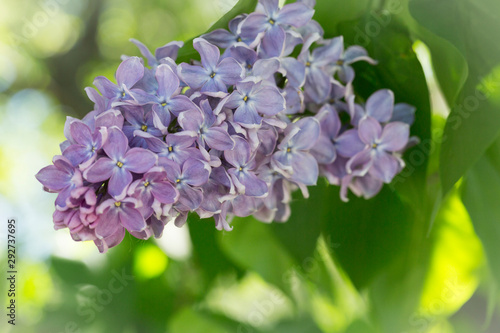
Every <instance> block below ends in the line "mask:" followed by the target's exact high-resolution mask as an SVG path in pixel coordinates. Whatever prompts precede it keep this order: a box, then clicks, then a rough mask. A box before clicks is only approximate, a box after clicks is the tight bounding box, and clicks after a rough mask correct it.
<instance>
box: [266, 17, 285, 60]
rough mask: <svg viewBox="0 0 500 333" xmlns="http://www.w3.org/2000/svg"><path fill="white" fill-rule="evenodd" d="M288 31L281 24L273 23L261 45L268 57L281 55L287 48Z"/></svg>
mask: <svg viewBox="0 0 500 333" xmlns="http://www.w3.org/2000/svg"><path fill="white" fill-rule="evenodd" d="M285 38H286V33H285V30H283V28H282V27H280V26H279V25H273V26H272V28H271V29H269V30H267V32H266V34H265V35H264V38H262V41H261V44H260V47H261V48H262V51H263V52H264V54H265V56H266V57H267V58H272V57H280V56H281V55H282V53H283V49H284V48H285Z"/></svg>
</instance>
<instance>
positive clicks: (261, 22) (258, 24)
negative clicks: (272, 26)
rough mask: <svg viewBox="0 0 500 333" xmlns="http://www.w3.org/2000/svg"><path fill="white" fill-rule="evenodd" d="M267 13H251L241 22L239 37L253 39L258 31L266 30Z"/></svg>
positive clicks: (267, 23)
mask: <svg viewBox="0 0 500 333" xmlns="http://www.w3.org/2000/svg"><path fill="white" fill-rule="evenodd" d="M268 21H269V19H268V17H267V15H265V14H262V13H255V12H254V13H251V14H250V15H248V16H247V17H246V18H245V20H244V21H243V22H242V23H241V37H243V38H245V39H251V40H254V39H255V38H256V37H257V36H258V35H259V33H260V32H262V31H264V30H266V28H267V27H268V25H269V22H268Z"/></svg>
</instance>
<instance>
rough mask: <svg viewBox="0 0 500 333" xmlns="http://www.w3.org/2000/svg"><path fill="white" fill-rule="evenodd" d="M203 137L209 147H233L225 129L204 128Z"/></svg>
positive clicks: (222, 149) (220, 148)
mask: <svg viewBox="0 0 500 333" xmlns="http://www.w3.org/2000/svg"><path fill="white" fill-rule="evenodd" d="M204 138H205V142H206V143H207V145H208V146H209V147H210V148H213V149H217V150H220V151H224V150H231V149H233V148H234V140H233V139H232V138H231V136H230V135H229V134H228V133H227V131H226V130H224V129H222V128H220V127H212V128H209V129H208V130H206V131H205V134H204Z"/></svg>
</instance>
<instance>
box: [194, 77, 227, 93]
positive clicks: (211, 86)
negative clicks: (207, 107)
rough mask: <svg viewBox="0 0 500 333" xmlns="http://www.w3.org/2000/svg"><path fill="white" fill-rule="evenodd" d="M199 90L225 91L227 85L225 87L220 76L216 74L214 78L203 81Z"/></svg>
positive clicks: (207, 91)
mask: <svg viewBox="0 0 500 333" xmlns="http://www.w3.org/2000/svg"><path fill="white" fill-rule="evenodd" d="M200 92H202V93H218V92H222V93H227V87H226V84H225V83H224V82H223V81H222V79H221V77H220V76H218V75H216V76H215V77H214V78H210V79H208V80H207V82H205V84H204V85H203V87H201V89H200ZM207 95H208V94H207ZM216 97H217V96H216Z"/></svg>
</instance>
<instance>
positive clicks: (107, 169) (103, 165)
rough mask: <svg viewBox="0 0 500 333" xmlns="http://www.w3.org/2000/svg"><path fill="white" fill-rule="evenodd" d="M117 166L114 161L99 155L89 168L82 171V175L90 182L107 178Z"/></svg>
mask: <svg viewBox="0 0 500 333" xmlns="http://www.w3.org/2000/svg"><path fill="white" fill-rule="evenodd" d="M115 168H117V166H116V163H115V162H113V161H112V160H111V159H109V158H106V157H101V158H100V159H98V160H97V162H95V164H93V165H92V166H91V167H90V168H89V169H87V170H86V171H85V172H84V177H85V179H87V180H88V181H89V182H91V183H97V182H102V181H104V180H108V179H109V178H110V177H111V175H112V174H113V170H114V169H115Z"/></svg>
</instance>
